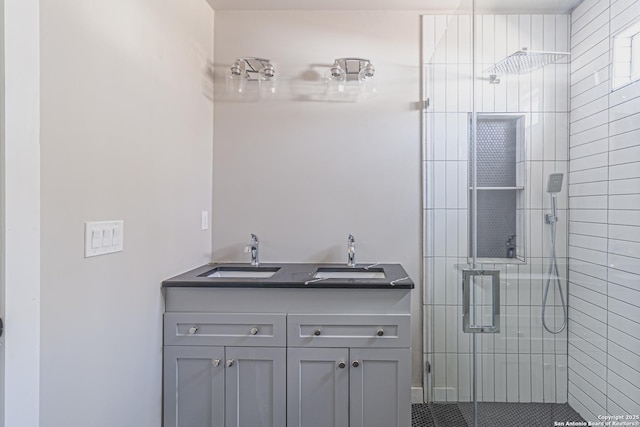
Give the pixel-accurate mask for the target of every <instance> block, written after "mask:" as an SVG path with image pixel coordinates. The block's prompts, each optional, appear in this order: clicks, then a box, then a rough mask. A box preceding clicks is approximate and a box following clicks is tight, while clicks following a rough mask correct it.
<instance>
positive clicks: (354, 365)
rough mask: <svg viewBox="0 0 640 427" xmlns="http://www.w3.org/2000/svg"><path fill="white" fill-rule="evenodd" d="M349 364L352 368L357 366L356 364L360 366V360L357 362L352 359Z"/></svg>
mask: <svg viewBox="0 0 640 427" xmlns="http://www.w3.org/2000/svg"><path fill="white" fill-rule="evenodd" d="M351 366H353V367H354V368H357V367H358V366H360V362H358V361H357V360H354V361H353V362H351Z"/></svg>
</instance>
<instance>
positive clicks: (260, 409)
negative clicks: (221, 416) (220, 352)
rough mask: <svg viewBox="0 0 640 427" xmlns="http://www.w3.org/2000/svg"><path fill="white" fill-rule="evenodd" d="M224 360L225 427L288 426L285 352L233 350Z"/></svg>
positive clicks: (233, 348) (279, 349)
mask: <svg viewBox="0 0 640 427" xmlns="http://www.w3.org/2000/svg"><path fill="white" fill-rule="evenodd" d="M225 357H226V359H227V362H226V365H225V366H226V381H225V392H226V393H225V397H226V405H225V414H226V417H225V418H226V424H225V426H226V427H242V426H251V427H276V426H285V425H286V424H287V421H286V420H287V414H286V410H285V408H286V407H287V402H286V398H287V393H286V380H285V376H286V364H287V362H286V360H287V356H286V351H285V349H284V348H269V347H231V348H227V349H226V351H225ZM230 364H231V366H229V365H230Z"/></svg>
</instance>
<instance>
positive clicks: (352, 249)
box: [347, 234, 356, 267]
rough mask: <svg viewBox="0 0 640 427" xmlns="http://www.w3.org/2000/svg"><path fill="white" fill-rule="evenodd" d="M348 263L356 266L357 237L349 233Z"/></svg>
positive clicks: (350, 265)
mask: <svg viewBox="0 0 640 427" xmlns="http://www.w3.org/2000/svg"><path fill="white" fill-rule="evenodd" d="M347 265H348V266H349V267H355V266H356V239H355V238H354V237H353V234H349V237H348V239H347Z"/></svg>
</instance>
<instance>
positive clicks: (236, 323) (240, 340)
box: [164, 313, 287, 347]
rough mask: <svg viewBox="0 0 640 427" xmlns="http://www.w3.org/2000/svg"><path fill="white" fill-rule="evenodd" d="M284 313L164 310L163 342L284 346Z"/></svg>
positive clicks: (173, 343) (176, 343)
mask: <svg viewBox="0 0 640 427" xmlns="http://www.w3.org/2000/svg"><path fill="white" fill-rule="evenodd" d="M286 325H287V317H286V315H285V314H242V313H228V314H226V313H165V315H164V345H224V346H231V345H232V346H263V347H284V346H286V338H287V337H286Z"/></svg>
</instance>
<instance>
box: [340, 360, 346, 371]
mask: <svg viewBox="0 0 640 427" xmlns="http://www.w3.org/2000/svg"><path fill="white" fill-rule="evenodd" d="M346 366H347V364H346V363H344V362H343V361H342V360H341V361H340V362H338V368H340V369H344V368H345V367H346Z"/></svg>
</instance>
